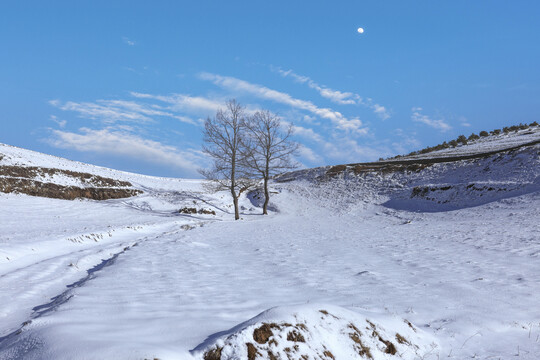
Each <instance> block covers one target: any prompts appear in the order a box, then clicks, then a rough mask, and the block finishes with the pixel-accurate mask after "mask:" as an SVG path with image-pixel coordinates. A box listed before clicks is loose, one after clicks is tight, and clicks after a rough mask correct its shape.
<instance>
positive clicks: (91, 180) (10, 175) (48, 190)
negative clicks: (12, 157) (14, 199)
mask: <svg viewBox="0 0 540 360" xmlns="http://www.w3.org/2000/svg"><path fill="white" fill-rule="evenodd" d="M55 175H59V176H65V177H70V178H75V179H77V180H79V181H80V182H81V183H82V184H84V185H88V187H77V186H64V185H58V184H54V183H51V182H46V179H47V178H50V177H53V176H55ZM36 178H37V179H38V180H36ZM42 180H43V181H42ZM130 187H132V184H131V183H130V182H127V181H120V180H115V179H110V178H106V177H103V176H99V175H93V174H88V173H81V172H76V171H71V170H61V169H52V168H40V167H25V166H11V165H10V166H0V192H4V193H19V194H26V195H31V196H41V197H47V198H55V199H64V200H74V199H77V198H85V199H92V200H108V199H121V198H127V197H131V196H135V195H138V194H141V193H142V191H140V190H135V189H130Z"/></svg>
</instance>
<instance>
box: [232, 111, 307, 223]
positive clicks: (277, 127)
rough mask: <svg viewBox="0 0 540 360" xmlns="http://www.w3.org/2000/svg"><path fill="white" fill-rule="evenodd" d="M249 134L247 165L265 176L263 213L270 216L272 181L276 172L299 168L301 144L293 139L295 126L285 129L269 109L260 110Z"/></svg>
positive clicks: (253, 173)
mask: <svg viewBox="0 0 540 360" xmlns="http://www.w3.org/2000/svg"><path fill="white" fill-rule="evenodd" d="M246 128H247V133H248V136H246V137H245V138H244V140H243V141H244V145H245V146H244V147H243V150H242V151H244V152H245V154H244V161H245V167H246V168H247V169H249V170H250V172H249V176H250V177H258V178H262V179H263V183H264V205H263V214H265V215H268V203H269V201H270V192H269V191H268V182H269V181H270V178H271V177H272V176H274V175H277V174H279V173H282V172H284V171H287V170H292V169H294V168H296V167H297V164H296V163H295V162H294V161H293V160H292V159H291V157H292V156H293V155H294V154H295V152H296V151H297V149H298V144H297V143H295V142H294V141H292V140H291V135H292V133H293V127H292V125H290V126H289V127H288V128H287V129H286V130H285V131H282V125H281V121H280V118H279V117H278V116H276V115H275V114H273V113H271V112H270V111H268V110H263V111H257V112H256V113H255V114H254V115H253V116H251V117H249V119H248V121H247V123H246Z"/></svg>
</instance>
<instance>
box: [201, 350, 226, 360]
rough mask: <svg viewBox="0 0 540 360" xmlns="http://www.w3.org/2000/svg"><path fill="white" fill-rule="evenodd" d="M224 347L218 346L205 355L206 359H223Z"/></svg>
mask: <svg viewBox="0 0 540 360" xmlns="http://www.w3.org/2000/svg"><path fill="white" fill-rule="evenodd" d="M222 350H223V348H220V347H216V348H215V349H212V350H210V351H208V352H206V353H205V354H204V355H203V358H204V360H221V351H222Z"/></svg>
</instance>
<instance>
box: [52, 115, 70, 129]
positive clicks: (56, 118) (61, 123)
mask: <svg viewBox="0 0 540 360" xmlns="http://www.w3.org/2000/svg"><path fill="white" fill-rule="evenodd" d="M50 119H51V120H52V121H54V122H55V123H56V124H57V125H58V126H59V127H60V128H64V127H66V124H67V121H66V120H60V119H58V117H56V116H55V115H51V116H50Z"/></svg>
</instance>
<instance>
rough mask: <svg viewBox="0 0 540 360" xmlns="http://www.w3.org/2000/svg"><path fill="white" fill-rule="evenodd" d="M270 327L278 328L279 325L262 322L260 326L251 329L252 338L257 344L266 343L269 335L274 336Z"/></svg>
mask: <svg viewBox="0 0 540 360" xmlns="http://www.w3.org/2000/svg"><path fill="white" fill-rule="evenodd" d="M272 329H280V326H279V325H278V324H274V323H263V324H262V326H261V327H258V328H257V329H255V330H253V340H255V341H256V342H258V343H259V344H266V343H267V342H268V340H269V339H270V337H272V336H274V333H273V332H272Z"/></svg>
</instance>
